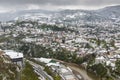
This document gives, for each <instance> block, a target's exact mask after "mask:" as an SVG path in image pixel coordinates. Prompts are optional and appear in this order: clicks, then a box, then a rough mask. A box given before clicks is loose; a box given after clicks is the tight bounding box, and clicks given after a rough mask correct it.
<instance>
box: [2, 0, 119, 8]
mask: <svg viewBox="0 0 120 80" xmlns="http://www.w3.org/2000/svg"><path fill="white" fill-rule="evenodd" d="M29 4H32V5H39V6H47V5H51V7H52V6H55V7H56V8H57V7H59V6H76V7H77V6H78V7H79V6H85V7H88V8H89V7H100V6H105V5H111V4H120V0H0V6H2V7H5V8H6V7H7V8H14V9H22V8H27V5H29Z"/></svg>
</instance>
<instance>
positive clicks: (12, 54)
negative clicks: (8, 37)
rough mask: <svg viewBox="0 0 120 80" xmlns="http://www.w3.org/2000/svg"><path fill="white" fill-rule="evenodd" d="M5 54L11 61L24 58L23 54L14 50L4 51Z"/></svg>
mask: <svg viewBox="0 0 120 80" xmlns="http://www.w3.org/2000/svg"><path fill="white" fill-rule="evenodd" d="M4 52H5V54H6V55H8V56H9V57H10V58H11V59H16V58H23V53H19V52H15V51H13V50H4Z"/></svg>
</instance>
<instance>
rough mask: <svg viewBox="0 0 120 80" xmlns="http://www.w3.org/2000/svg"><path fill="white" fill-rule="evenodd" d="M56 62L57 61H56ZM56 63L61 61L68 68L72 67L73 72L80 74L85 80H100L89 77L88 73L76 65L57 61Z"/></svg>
mask: <svg viewBox="0 0 120 80" xmlns="http://www.w3.org/2000/svg"><path fill="white" fill-rule="evenodd" d="M54 60H56V59H54ZM56 61H59V62H61V63H63V64H65V65H66V66H68V67H70V68H71V69H72V70H73V71H76V72H78V73H79V74H80V75H81V77H82V79H83V80H99V79H97V78H96V77H95V76H94V77H91V76H88V73H87V72H86V70H84V69H81V68H80V66H78V65H76V64H74V63H67V62H64V61H61V60H56Z"/></svg>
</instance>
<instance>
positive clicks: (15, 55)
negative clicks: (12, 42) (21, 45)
mask: <svg viewBox="0 0 120 80" xmlns="http://www.w3.org/2000/svg"><path fill="white" fill-rule="evenodd" d="M4 53H5V55H7V56H9V57H10V59H11V61H12V62H13V63H14V64H16V65H19V66H20V67H21V68H22V67H23V57H24V56H23V53H19V52H16V51H13V50H4Z"/></svg>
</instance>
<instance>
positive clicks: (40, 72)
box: [28, 61, 53, 80]
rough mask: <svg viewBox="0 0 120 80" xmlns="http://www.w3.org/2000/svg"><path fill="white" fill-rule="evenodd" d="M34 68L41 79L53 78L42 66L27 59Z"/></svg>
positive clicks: (49, 79) (50, 79)
mask: <svg viewBox="0 0 120 80" xmlns="http://www.w3.org/2000/svg"><path fill="white" fill-rule="evenodd" d="M28 62H29V63H30V64H31V65H32V66H33V68H34V71H35V72H36V73H37V74H38V75H39V76H40V77H41V78H42V80H46V79H48V80H53V78H52V77H51V76H49V75H48V74H47V73H46V72H45V71H44V68H43V67H42V66H40V65H38V64H36V63H34V62H32V61H28Z"/></svg>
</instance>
